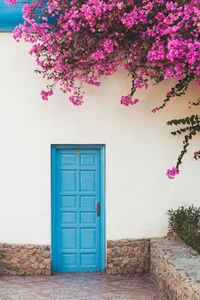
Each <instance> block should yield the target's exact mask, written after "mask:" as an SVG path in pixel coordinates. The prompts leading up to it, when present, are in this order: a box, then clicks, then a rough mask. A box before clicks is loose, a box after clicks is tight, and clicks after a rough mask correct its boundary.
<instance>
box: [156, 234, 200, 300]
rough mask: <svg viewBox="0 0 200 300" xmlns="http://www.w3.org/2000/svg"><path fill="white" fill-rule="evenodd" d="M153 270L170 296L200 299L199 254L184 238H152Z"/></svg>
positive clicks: (179, 299)
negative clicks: (187, 244) (185, 242)
mask: <svg viewBox="0 0 200 300" xmlns="http://www.w3.org/2000/svg"><path fill="white" fill-rule="evenodd" d="M150 247H151V250H150V273H151V276H152V278H153V279H154V280H155V281H156V282H157V285H158V286H159V289H160V290H161V291H162V292H164V293H165V294H166V295H167V297H168V299H169V300H200V256H199V255H198V254H197V253H196V252H195V251H194V250H193V251H192V252H191V249H189V248H188V247H187V246H186V245H185V244H184V243H183V242H182V241H181V240H169V239H164V238H160V239H151V245H150Z"/></svg>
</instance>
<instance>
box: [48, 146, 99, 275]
mask: <svg viewBox="0 0 200 300" xmlns="http://www.w3.org/2000/svg"><path fill="white" fill-rule="evenodd" d="M52 164H53V165H54V166H55V168H54V170H53V173H52V181H53V183H54V184H53V194H52V202H53V203H52V209H53V212H52V226H53V227H52V231H53V235H52V250H53V270H55V271H61V272H84V271H95V270H100V269H102V266H104V261H103V262H102V259H103V257H104V253H102V251H104V240H103V239H104V234H103V232H102V228H103V226H102V225H104V224H103V223H102V222H103V221H104V218H102V217H101V216H104V213H103V210H102V203H103V201H102V199H103V195H102V184H103V182H102V165H103V162H102V156H101V149H100V148H99V149H98V148H97V149H93V148H89V147H87V148H86V147H83V148H81V146H78V147H74V148H73V147H70V149H68V148H67V146H66V147H64V146H63V147H61V149H59V147H55V148H54V155H53V156H52ZM98 202H99V203H100V216H97V203H98Z"/></svg>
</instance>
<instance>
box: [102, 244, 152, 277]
mask: <svg viewBox="0 0 200 300" xmlns="http://www.w3.org/2000/svg"><path fill="white" fill-rule="evenodd" d="M149 248H150V240H149V239H145V240H144V239H142V240H118V241H108V242H107V268H106V273H107V274H113V275H115V274H135V273H148V272H149V256H150V250H149Z"/></svg>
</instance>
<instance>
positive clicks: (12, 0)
mask: <svg viewBox="0 0 200 300" xmlns="http://www.w3.org/2000/svg"><path fill="white" fill-rule="evenodd" d="M6 3H7V4H8V5H9V6H11V5H15V4H16V3H17V0H6Z"/></svg>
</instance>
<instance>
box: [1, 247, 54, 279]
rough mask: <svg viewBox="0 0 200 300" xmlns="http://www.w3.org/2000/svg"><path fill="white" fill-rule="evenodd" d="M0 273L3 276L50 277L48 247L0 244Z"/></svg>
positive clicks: (49, 253)
mask: <svg viewBox="0 0 200 300" xmlns="http://www.w3.org/2000/svg"><path fill="white" fill-rule="evenodd" d="M0 273H1V274H4V275H51V250H50V247H49V246H40V245H30V244H28V245H18V244H12V245H10V244H0Z"/></svg>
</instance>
